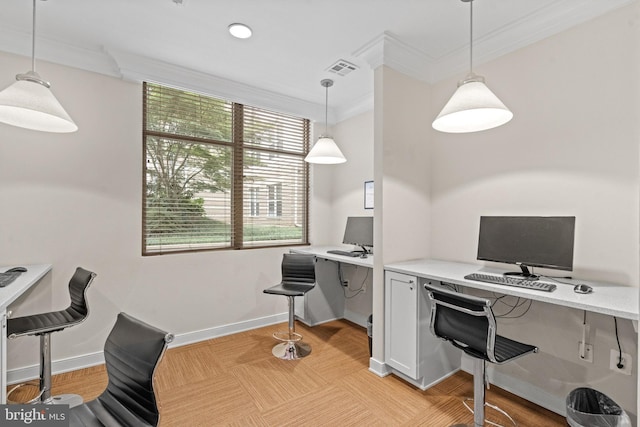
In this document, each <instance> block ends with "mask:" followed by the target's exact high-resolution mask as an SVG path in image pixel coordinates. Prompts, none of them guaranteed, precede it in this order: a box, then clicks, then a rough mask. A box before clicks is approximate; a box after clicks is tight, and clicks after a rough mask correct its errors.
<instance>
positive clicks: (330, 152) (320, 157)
mask: <svg viewBox="0 0 640 427" xmlns="http://www.w3.org/2000/svg"><path fill="white" fill-rule="evenodd" d="M320 84H321V85H322V86H323V87H324V88H325V93H326V95H325V109H324V134H322V135H320V138H318V142H316V143H315V145H314V146H313V148H312V149H311V151H309V154H307V157H305V158H304V161H305V162H308V163H316V164H322V165H335V164H338V163H344V162H346V161H347V159H346V158H345V157H344V155H343V154H342V151H340V149H339V148H338V146H337V145H336V142H335V141H334V140H333V138H332V137H331V136H329V134H328V133H327V116H328V111H329V87H331V86H333V80H331V79H324V80H322V81H321V82H320Z"/></svg>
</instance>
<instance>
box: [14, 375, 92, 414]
mask: <svg viewBox="0 0 640 427" xmlns="http://www.w3.org/2000/svg"><path fill="white" fill-rule="evenodd" d="M25 386H29V387H35V388H38V387H39V385H38V383H37V381H28V382H25V383H22V384H18V385H16V386H14V387H13V388H12V389H11V390H9V392H8V393H7V403H9V404H12V405H14V404H21V405H24V404H27V405H36V404H45V405H69V408H73V407H74V406H79V405H82V404H83V403H84V400H83V399H82V396H80V395H79V394H59V395H56V396H50V397H49V398H48V399H45V400H42V395H43V394H44V390H40V393H38V395H37V396H36V397H34V398H33V399H31V400H28V401H26V402H18V401H14V400H11V399H10V396H11V395H12V394H13V392H15V391H16V390H18V389H19V388H22V387H25Z"/></svg>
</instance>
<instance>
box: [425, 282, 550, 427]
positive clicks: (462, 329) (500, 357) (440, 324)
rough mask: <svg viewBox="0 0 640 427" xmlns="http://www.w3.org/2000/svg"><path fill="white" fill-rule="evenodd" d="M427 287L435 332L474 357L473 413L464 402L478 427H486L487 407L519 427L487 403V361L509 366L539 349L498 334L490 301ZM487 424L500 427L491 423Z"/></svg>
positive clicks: (431, 325) (431, 326)
mask: <svg viewBox="0 0 640 427" xmlns="http://www.w3.org/2000/svg"><path fill="white" fill-rule="evenodd" d="M424 287H425V289H426V290H427V292H428V295H429V299H430V301H431V319H430V324H429V326H430V329H431V332H432V333H433V334H434V335H435V336H437V337H440V338H442V339H445V340H447V341H450V342H451V343H452V344H453V345H454V346H456V347H458V348H460V349H461V350H462V351H464V352H465V353H466V354H467V355H469V356H471V357H472V358H473V401H474V404H473V410H471V408H470V407H469V406H468V405H467V403H466V402H464V403H465V406H466V407H467V408H468V409H469V410H470V411H471V412H473V414H474V426H475V427H482V426H483V425H484V421H485V419H484V407H485V404H486V405H487V406H489V407H491V408H493V409H495V410H497V411H499V412H500V413H502V414H503V415H505V416H506V417H507V418H508V419H509V420H510V421H511V422H512V423H513V425H514V426H515V425H516V423H515V421H513V419H512V418H511V417H510V416H509V415H508V414H507V413H506V412H504V411H503V410H501V409H500V408H498V407H497V406H494V405H490V404H487V403H485V362H491V363H496V364H502V363H506V362H509V361H511V360H513V359H516V358H518V357H520V356H524V355H526V354H529V353H537V352H538V348H537V347H535V346H532V345H528V344H523V343H520V342H517V341H513V340H511V339H509V338H505V337H501V336H500V335H497V334H496V319H495V317H494V315H493V311H492V309H491V301H490V300H488V299H486V298H479V297H475V296H471V295H464V294H461V293H458V292H453V291H450V290H447V289H443V288H441V287H436V286H432V285H424ZM468 400H470V399H468ZM487 423H489V424H493V425H497V424H495V423H493V422H491V421H487Z"/></svg>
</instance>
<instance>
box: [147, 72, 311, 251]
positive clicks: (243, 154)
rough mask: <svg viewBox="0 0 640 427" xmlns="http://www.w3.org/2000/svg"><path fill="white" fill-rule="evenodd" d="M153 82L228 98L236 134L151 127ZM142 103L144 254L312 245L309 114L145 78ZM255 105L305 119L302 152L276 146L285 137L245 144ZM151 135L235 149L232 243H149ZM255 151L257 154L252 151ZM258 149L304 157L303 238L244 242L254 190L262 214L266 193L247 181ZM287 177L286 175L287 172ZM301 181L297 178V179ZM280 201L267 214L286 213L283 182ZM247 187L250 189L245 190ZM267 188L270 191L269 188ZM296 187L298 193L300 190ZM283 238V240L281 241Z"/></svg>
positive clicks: (273, 217) (233, 152)
mask: <svg viewBox="0 0 640 427" xmlns="http://www.w3.org/2000/svg"><path fill="white" fill-rule="evenodd" d="M148 84H152V85H155V86H160V87H166V88H168V89H172V90H179V91H182V92H186V93H192V94H197V95H200V96H205V97H209V98H212V99H216V100H219V101H224V102H228V103H230V104H231V105H232V129H231V131H232V138H231V141H222V140H215V139H213V138H211V139H209V138H200V137H189V136H185V135H177V134H173V133H164V132H158V131H153V130H148V123H147V111H148V110H147V107H148V105H147V93H148V92H147V85H148ZM142 98H143V100H142V103H143V111H142V115H143V117H142V233H141V246H142V255H143V256H156V255H169V254H179V253H190V252H203V251H219V250H245V249H264V248H272V247H283V246H306V245H309V219H310V214H309V210H310V193H311V191H310V168H309V164H308V163H307V162H305V161H304V158H305V157H306V155H307V154H308V152H309V148H310V134H311V121H310V120H309V119H308V118H302V117H296V116H294V115H291V114H285V113H279V112H276V111H272V110H267V109H264V108H261V107H257V106H251V105H247V104H241V103H236V102H234V101H230V100H226V99H222V98H217V97H213V96H210V95H208V94H200V93H197V92H194V91H190V90H186V89H181V88H174V87H170V86H165V85H161V84H158V83H152V82H149V83H148V82H143V85H142ZM245 107H246V108H249V109H255V110H260V111H265V112H268V113H270V114H274V115H280V116H281V117H289V118H296V119H300V120H302V125H301V127H300V130H301V133H302V135H303V141H302V150H301V151H300V152H294V151H292V150H287V149H284V148H283V149H278V148H274V146H279V147H282V146H283V144H282V141H280V140H278V141H276V143H275V144H272V146H264V147H261V146H255V145H251V144H248V145H247V144H245V143H244V141H243V137H244V109H245ZM149 137H156V138H165V139H172V140H177V141H180V142H184V143H198V144H206V145H211V146H215V147H225V148H228V149H230V150H231V152H232V154H231V161H230V165H229V166H230V169H231V183H230V189H229V191H230V194H231V196H230V200H231V207H230V211H229V215H230V218H231V219H230V222H231V237H230V240H229V241H228V242H227V243H228V245H224V246H220V247H215V246H212V247H185V248H182V249H170V250H157V251H156V250H152V249H150V247H148V246H147V237H148V236H147V224H146V220H147V205H148V203H147V187H148V182H147V180H148V176H147V153H148V149H147V139H148V138H149ZM250 153H253V154H250ZM256 153H257V157H261V156H263V155H267V156H268V157H269V158H270V159H271V158H273V157H276V156H277V155H285V156H293V157H299V158H300V159H301V163H300V164H301V165H302V167H303V173H302V175H303V185H302V186H300V189H301V190H302V191H303V193H304V194H303V195H302V197H301V199H300V200H299V201H298V200H296V203H295V204H296V208H295V211H298V209H299V206H298V202H302V205H303V209H304V210H303V212H302V214H301V216H300V218H301V219H302V221H303V224H302V227H301V228H302V235H301V239H300V241H291V240H279V241H278V240H266V241H265V244H255V242H253V241H248V242H244V230H243V227H244V223H245V218H252V217H254V216H253V215H252V214H253V204H252V200H253V199H252V196H253V193H252V191H254V189H255V191H256V195H258V199H257V209H258V215H259V211H260V209H259V205H260V198H259V194H260V193H262V191H261V190H259V189H258V188H257V187H254V186H246V187H245V185H244V171H245V166H246V164H245V159H247V160H249V159H251V158H255V157H256ZM283 177H286V175H283ZM296 181H297V179H296ZM279 186H280V191H279V196H280V199H279V203H277V206H276V207H277V208H278V209H277V211H276V212H278V213H280V215H278V216H271V215H269V212H266V213H265V216H266V217H267V218H270V219H279V218H281V217H282V203H283V201H282V184H279ZM245 188H246V193H245ZM264 191H267V192H268V189H265V190H264ZM297 192H298V191H297V190H296V194H297ZM246 197H248V200H249V201H250V202H249V203H250V204H251V206H250V207H249V211H248V212H245V211H244V204H245V198H246ZM270 203H271V200H268V201H267V206H266V207H267V209H266V210H267V211H269V210H270V209H269V205H270ZM278 242H281V243H278Z"/></svg>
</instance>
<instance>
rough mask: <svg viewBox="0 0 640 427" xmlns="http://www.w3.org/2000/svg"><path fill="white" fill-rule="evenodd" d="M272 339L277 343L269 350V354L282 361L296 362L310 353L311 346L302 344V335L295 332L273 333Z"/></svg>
mask: <svg viewBox="0 0 640 427" xmlns="http://www.w3.org/2000/svg"><path fill="white" fill-rule="evenodd" d="M273 337H274V338H275V339H277V340H278V341H282V342H281V343H280V344H277V345H276V346H275V347H273V349H272V350H271V353H272V354H273V355H274V356H275V357H277V358H278V359H282V360H297V359H302V358H303V357H306V356H308V355H309V354H310V353H311V346H310V345H309V344H307V343H305V342H302V335H300V334H298V333H295V332H291V333H289V332H275V333H274V334H273Z"/></svg>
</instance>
